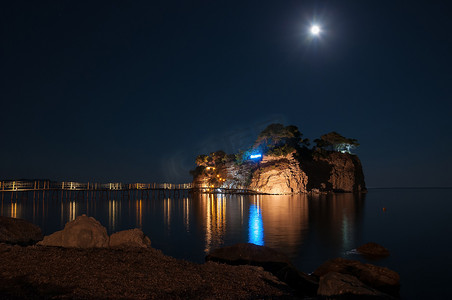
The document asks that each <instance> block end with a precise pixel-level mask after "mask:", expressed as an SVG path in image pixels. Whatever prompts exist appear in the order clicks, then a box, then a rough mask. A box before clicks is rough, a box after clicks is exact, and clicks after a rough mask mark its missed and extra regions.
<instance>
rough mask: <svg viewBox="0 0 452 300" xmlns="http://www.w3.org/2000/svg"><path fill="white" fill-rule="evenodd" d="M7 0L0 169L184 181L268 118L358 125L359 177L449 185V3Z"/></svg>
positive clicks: (344, 130) (13, 174) (302, 125)
mask: <svg viewBox="0 0 452 300" xmlns="http://www.w3.org/2000/svg"><path fill="white" fill-rule="evenodd" d="M8 2H9V3H5V2H2V4H0V13H1V20H0V22H1V30H2V32H1V34H2V38H1V66H0V70H1V71H0V72H1V78H0V79H1V90H0V97H1V106H0V109H1V113H0V136H1V143H0V178H1V179H7V178H16V179H17V178H50V179H54V180H74V181H99V182H116V181H122V182H153V181H156V182H164V181H169V182H188V181H190V180H191V177H190V175H189V173H188V171H189V169H191V168H193V167H194V159H195V157H196V155H197V154H201V153H208V152H212V151H216V150H219V149H223V150H225V151H226V152H234V151H237V150H238V149H244V148H246V147H247V146H248V145H250V144H251V143H252V142H253V140H254V139H255V138H256V136H257V134H258V133H259V132H260V131H261V130H262V129H263V128H265V127H266V126H267V125H268V124H271V123H275V122H279V123H284V124H286V125H289V124H293V125H296V126H298V127H299V129H300V131H301V132H302V133H303V134H304V136H305V137H307V138H310V139H311V140H313V139H315V138H317V137H319V136H320V135H321V134H324V133H327V132H330V131H337V132H339V133H341V134H342V135H344V136H346V137H351V138H356V139H358V141H359V142H360V143H361V146H360V147H359V148H358V149H357V150H356V153H357V154H358V155H359V157H360V158H361V160H362V163H363V166H364V173H365V176H366V182H367V185H368V186H369V187H387V186H449V187H451V186H452V176H451V175H450V174H451V170H452V155H451V154H450V151H451V150H450V149H451V148H452V141H451V137H452V125H451V117H452V104H451V101H452V54H451V53H452V33H451V32H452V5H451V4H450V3H449V1H392V0H391V1H389V0H388V1H376V0H375V1H286V0H285V1H142V2H141V1H105V2H103V3H102V2H100V1H29V2H22V1H8ZM313 21H316V22H318V23H319V24H320V25H321V26H322V28H323V32H322V35H321V37H320V38H319V39H317V40H312V39H311V38H310V37H309V36H308V34H307V32H308V28H309V25H310V24H311V23H312V22H313Z"/></svg>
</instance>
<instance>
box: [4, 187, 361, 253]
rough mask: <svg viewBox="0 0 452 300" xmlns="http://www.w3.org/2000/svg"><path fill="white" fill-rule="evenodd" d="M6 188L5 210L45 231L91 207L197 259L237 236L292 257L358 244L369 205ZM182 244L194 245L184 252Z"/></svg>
mask: <svg viewBox="0 0 452 300" xmlns="http://www.w3.org/2000/svg"><path fill="white" fill-rule="evenodd" d="M5 194H6V199H5V195H2V203H1V211H0V214H1V215H4V216H10V217H15V218H24V219H28V220H30V221H32V222H33V223H36V224H38V225H39V226H41V228H42V229H43V232H44V234H50V233H52V232H54V231H57V230H61V229H62V228H63V227H64V225H65V224H66V223H67V222H69V221H72V220H74V219H75V218H76V217H77V216H78V215H81V214H87V215H89V216H93V217H94V218H96V219H97V220H99V221H100V222H101V224H103V225H104V226H105V227H106V228H107V230H108V232H109V233H112V232H116V231H119V230H125V229H130V228H135V227H138V228H142V229H143V231H144V232H145V233H146V234H147V235H148V236H150V237H151V239H152V240H153V245H154V246H160V247H161V249H162V250H164V252H165V250H166V252H170V253H171V254H172V255H173V256H176V257H177V256H181V257H183V258H187V259H191V260H195V261H200V260H201V259H199V258H200V257H202V256H203V255H204V254H205V253H208V252H210V251H211V250H212V249H215V248H218V247H221V246H223V245H229V244H233V243H236V242H250V243H254V244H257V245H266V246H269V247H272V248H276V249H281V250H282V251H283V252H285V253H286V254H288V255H289V256H291V257H296V256H298V255H299V252H300V249H302V248H303V245H304V244H306V243H311V242H310V240H311V239H314V240H315V242H316V243H321V244H323V245H325V246H326V247H325V248H327V249H333V251H335V252H337V250H338V249H339V250H341V251H342V250H344V251H345V250H350V249H352V248H353V247H354V246H356V245H355V243H354V241H355V240H356V238H357V236H356V235H357V234H358V235H359V231H358V228H359V226H357V225H358V223H359V222H360V220H361V217H360V211H361V208H362V199H356V198H355V197H354V196H353V195H350V194H341V195H330V196H317V197H312V198H309V197H308V196H307V195H296V196H270V195H223V194H196V195H191V196H182V197H167V196H166V195H163V197H142V196H143V194H141V195H140V194H132V195H130V194H127V195H125V194H121V193H118V192H115V193H112V194H107V195H105V194H103V193H102V194H99V193H98V194H94V195H93V194H89V193H72V194H71V193H61V195H60V194H57V195H56V196H55V195H53V194H50V192H49V193H42V192H41V193H38V194H37V195H36V194H35V193H32V192H28V193H23V192H22V193H14V194H8V193H5ZM57 216H59V218H58V219H57V218H55V217H57ZM182 241H184V244H183V245H182V244H181V243H182ZM199 242H202V244H203V246H202V251H199ZM179 247H181V248H185V249H186V250H184V251H183V253H182V254H181V255H178V254H179V252H178V250H177V249H178V248H179ZM322 248H323V247H322ZM302 251H307V253H310V252H311V251H309V250H307V249H305V250H302ZM319 251H320V252H322V251H323V250H321V249H320V250H319Z"/></svg>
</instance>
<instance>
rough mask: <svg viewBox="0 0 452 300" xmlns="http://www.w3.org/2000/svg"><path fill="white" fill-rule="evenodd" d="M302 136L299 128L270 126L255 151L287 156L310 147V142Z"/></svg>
mask: <svg viewBox="0 0 452 300" xmlns="http://www.w3.org/2000/svg"><path fill="white" fill-rule="evenodd" d="M302 136H303V134H302V133H301V132H300V131H299V130H298V128H297V126H294V125H289V126H284V125H282V124H279V123H274V124H270V125H268V126H267V127H266V128H265V129H264V130H263V131H262V132H261V133H260V134H259V136H258V137H257V139H256V142H254V145H253V149H255V150H259V151H261V152H262V153H266V154H270V155H275V156H281V155H287V154H289V153H290V152H292V151H294V150H296V149H298V148H299V147H300V146H301V145H303V146H307V145H309V140H308V139H303V138H302Z"/></svg>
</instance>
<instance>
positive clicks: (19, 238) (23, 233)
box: [0, 216, 42, 246]
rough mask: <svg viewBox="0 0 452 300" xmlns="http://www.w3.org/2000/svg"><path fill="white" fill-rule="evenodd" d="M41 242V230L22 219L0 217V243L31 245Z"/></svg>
mask: <svg viewBox="0 0 452 300" xmlns="http://www.w3.org/2000/svg"><path fill="white" fill-rule="evenodd" d="M40 240H42V232H41V228H39V227H38V226H36V225H35V224H32V223H30V222H28V221H26V220H23V219H16V218H8V217H1V216H0V242H1V243H7V244H18V245H23V246H25V245H32V244H35V243H36V242H38V241H40Z"/></svg>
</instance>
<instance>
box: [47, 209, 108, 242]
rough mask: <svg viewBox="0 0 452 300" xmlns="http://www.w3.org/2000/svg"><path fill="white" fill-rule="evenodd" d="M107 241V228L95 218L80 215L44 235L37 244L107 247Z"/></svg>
mask: <svg viewBox="0 0 452 300" xmlns="http://www.w3.org/2000/svg"><path fill="white" fill-rule="evenodd" d="M108 242H109V237H108V234H107V229H105V227H103V226H102V225H101V224H100V223H99V222H98V221H96V219H94V218H92V217H87V216H86V215H82V216H78V217H77V218H76V219H75V220H73V221H71V222H69V223H67V224H66V225H65V226H64V229H63V230H61V231H57V232H55V233H53V234H51V235H49V236H45V237H44V240H43V241H41V242H39V243H38V244H39V245H42V246H58V247H73V248H104V247H108Z"/></svg>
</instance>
